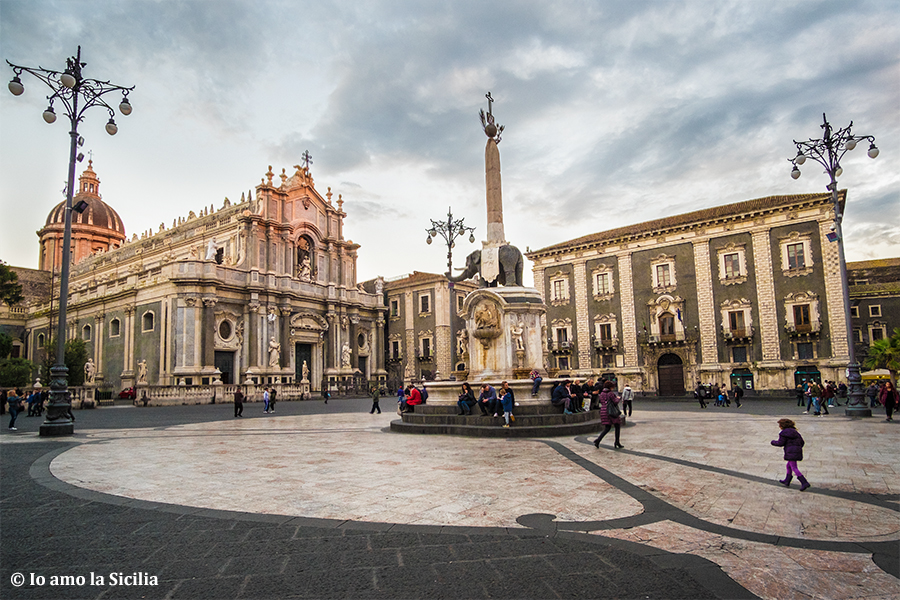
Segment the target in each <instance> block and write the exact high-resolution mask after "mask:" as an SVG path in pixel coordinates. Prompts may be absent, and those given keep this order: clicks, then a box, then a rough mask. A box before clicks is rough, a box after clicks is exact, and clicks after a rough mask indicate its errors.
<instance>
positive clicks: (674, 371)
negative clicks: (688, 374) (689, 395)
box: [656, 354, 684, 396]
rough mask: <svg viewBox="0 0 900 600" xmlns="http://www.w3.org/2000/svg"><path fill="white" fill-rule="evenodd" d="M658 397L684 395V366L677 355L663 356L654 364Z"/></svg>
mask: <svg viewBox="0 0 900 600" xmlns="http://www.w3.org/2000/svg"><path fill="white" fill-rule="evenodd" d="M656 367H657V373H658V374H659V395H660V396H682V395H684V364H683V363H682V362H681V358H680V357H679V356H678V355H677V354H663V355H662V356H660V357H659V361H658V362H657V363H656Z"/></svg>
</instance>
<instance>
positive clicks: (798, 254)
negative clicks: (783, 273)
mask: <svg viewBox="0 0 900 600" xmlns="http://www.w3.org/2000/svg"><path fill="white" fill-rule="evenodd" d="M787 255H788V269H802V268H803V267H805V266H806V261H805V260H804V259H803V244H802V243H800V244H788V247H787Z"/></svg>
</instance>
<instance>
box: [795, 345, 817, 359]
mask: <svg viewBox="0 0 900 600" xmlns="http://www.w3.org/2000/svg"><path fill="white" fill-rule="evenodd" d="M797 358H799V359H800V360H811V359H813V358H815V356H814V355H813V345H812V342H803V343H800V344H797Z"/></svg>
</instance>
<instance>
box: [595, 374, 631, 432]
mask: <svg viewBox="0 0 900 600" xmlns="http://www.w3.org/2000/svg"><path fill="white" fill-rule="evenodd" d="M598 399H599V401H600V422H601V423H602V424H603V425H605V427H604V428H603V432H602V433H601V434H600V437H598V438H597V439H596V440H594V446H596V447H597V448H599V447H600V440H602V439H603V436H605V435H606V434H607V433H609V430H610V429H612V428H613V427H615V428H616V446H615V447H616V448H624V447H625V446H623V445H622V444H620V443H619V430H620V429H621V424H622V419H621V418H620V417H610V416H609V406H610V404H612V405H614V406H616V407H618V406H619V397H618V396H616V393H615V392H614V391H612V384H611V383H609V382H607V383H606V385H605V386H603V391H602V392H600V396H599V398H598Z"/></svg>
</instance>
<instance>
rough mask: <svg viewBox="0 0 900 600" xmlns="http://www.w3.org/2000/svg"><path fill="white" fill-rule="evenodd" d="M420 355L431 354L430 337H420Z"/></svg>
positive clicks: (426, 355)
mask: <svg viewBox="0 0 900 600" xmlns="http://www.w3.org/2000/svg"><path fill="white" fill-rule="evenodd" d="M422 356H424V357H425V358H429V357H430V356H431V338H422Z"/></svg>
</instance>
